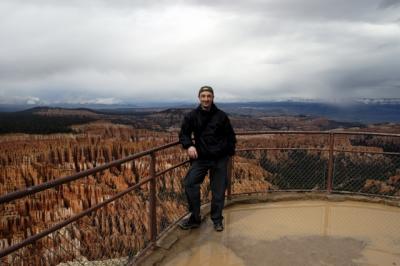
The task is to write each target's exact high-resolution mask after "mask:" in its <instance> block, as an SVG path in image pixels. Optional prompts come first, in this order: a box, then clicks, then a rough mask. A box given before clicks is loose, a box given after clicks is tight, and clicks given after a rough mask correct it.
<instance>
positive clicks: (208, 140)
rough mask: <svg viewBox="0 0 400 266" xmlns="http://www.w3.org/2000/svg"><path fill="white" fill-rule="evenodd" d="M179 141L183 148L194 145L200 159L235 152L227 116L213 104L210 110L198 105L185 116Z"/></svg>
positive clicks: (233, 133)
mask: <svg viewBox="0 0 400 266" xmlns="http://www.w3.org/2000/svg"><path fill="white" fill-rule="evenodd" d="M192 133H194V140H195V143H193V141H192ZM179 141H180V143H181V144H182V147H183V148H184V149H187V148H189V147H190V146H195V147H196V149H197V153H198V156H199V158H200V159H216V158H220V157H223V156H226V155H230V156H232V155H233V154H234V153H235V144H236V137H235V132H234V131H233V129H232V126H231V123H230V121H229V118H228V116H227V115H226V114H225V112H223V111H221V110H220V109H218V108H217V107H216V106H215V105H214V104H212V106H211V109H210V111H206V110H203V109H202V108H201V106H200V105H199V106H198V107H197V108H196V109H194V110H192V111H191V112H190V113H188V114H187V115H186V116H185V118H184V120H183V123H182V127H181V131H180V133H179Z"/></svg>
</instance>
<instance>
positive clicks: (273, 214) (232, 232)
mask: <svg viewBox="0 0 400 266" xmlns="http://www.w3.org/2000/svg"><path fill="white" fill-rule="evenodd" d="M224 216H225V230H224V231H223V232H215V231H214V230H213V227H212V223H211V221H209V220H206V221H205V222H204V223H203V224H202V225H201V227H200V228H198V229H192V230H191V232H190V233H189V234H187V235H185V236H184V237H182V238H180V239H179V241H177V242H176V243H175V244H174V245H173V247H172V248H170V250H169V251H168V254H167V255H166V256H164V258H163V259H162V260H161V261H159V263H160V264H161V265H193V266H194V265H390V266H396V265H399V266H400V208H398V207H391V206H384V205H382V204H374V203H364V202H355V201H354V202H353V201H345V202H329V201H319V200H318V201H289V202H272V203H257V204H238V205H234V206H232V207H228V208H226V209H225V210H224Z"/></svg>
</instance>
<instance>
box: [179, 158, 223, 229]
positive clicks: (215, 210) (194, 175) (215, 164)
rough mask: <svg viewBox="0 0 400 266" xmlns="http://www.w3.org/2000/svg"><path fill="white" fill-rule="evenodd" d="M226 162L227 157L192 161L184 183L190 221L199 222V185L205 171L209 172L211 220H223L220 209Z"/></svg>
mask: <svg viewBox="0 0 400 266" xmlns="http://www.w3.org/2000/svg"><path fill="white" fill-rule="evenodd" d="M228 160H229V157H228V156H226V157H222V158H220V159H215V160H208V159H196V160H193V161H192V164H191V166H190V169H189V171H188V173H187V175H186V177H185V181H184V184H185V192H186V197H187V201H188V205H189V212H190V213H191V219H194V220H195V221H200V185H201V183H203V181H204V178H205V176H206V174H207V171H208V170H210V185H211V192H212V198H211V220H212V221H213V222H214V223H219V222H222V220H223V218H224V217H223V216H222V209H223V208H224V201H225V189H226V186H227V182H228V174H227V166H228Z"/></svg>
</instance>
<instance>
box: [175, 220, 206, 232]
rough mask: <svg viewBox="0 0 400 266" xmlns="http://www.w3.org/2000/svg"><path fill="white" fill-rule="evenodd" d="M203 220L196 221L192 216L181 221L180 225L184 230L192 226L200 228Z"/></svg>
mask: <svg viewBox="0 0 400 266" xmlns="http://www.w3.org/2000/svg"><path fill="white" fill-rule="evenodd" d="M200 223H201V221H194V219H192V217H189V218H186V219H183V220H182V221H181V222H180V223H179V227H180V228H181V229H183V230H188V229H192V228H198V227H199V226H200Z"/></svg>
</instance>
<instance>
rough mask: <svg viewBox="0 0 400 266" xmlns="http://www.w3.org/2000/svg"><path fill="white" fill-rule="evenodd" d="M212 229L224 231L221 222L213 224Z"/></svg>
mask: <svg viewBox="0 0 400 266" xmlns="http://www.w3.org/2000/svg"><path fill="white" fill-rule="evenodd" d="M214 230H215V231H217V232H222V231H224V225H223V224H222V223H216V224H214Z"/></svg>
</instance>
